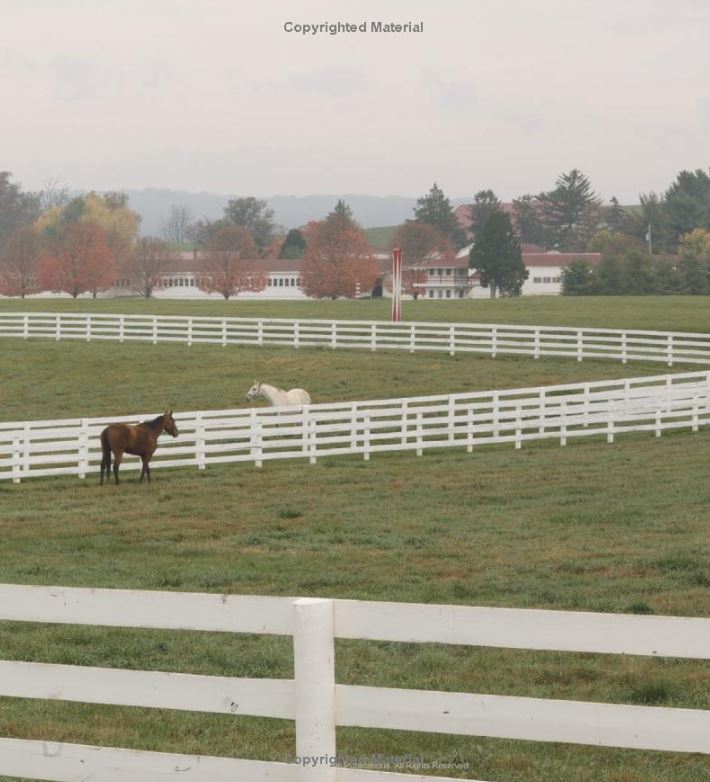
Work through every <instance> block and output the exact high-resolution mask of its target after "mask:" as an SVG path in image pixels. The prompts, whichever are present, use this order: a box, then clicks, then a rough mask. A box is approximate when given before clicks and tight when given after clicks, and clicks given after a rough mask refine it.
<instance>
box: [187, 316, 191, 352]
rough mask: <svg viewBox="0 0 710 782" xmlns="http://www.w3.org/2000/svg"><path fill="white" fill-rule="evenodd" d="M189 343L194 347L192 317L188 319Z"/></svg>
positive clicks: (189, 345)
mask: <svg viewBox="0 0 710 782" xmlns="http://www.w3.org/2000/svg"><path fill="white" fill-rule="evenodd" d="M187 345H188V347H192V318H188V319H187Z"/></svg>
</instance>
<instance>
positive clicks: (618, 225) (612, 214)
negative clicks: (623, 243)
mask: <svg viewBox="0 0 710 782" xmlns="http://www.w3.org/2000/svg"><path fill="white" fill-rule="evenodd" d="M604 222H605V223H606V225H607V228H608V229H609V230H610V231H611V232H612V233H624V229H625V228H626V212H625V211H624V207H623V206H622V205H621V204H620V203H619V199H618V198H617V197H616V196H612V197H611V201H610V202H609V206H608V207H607V208H606V209H605V210H604Z"/></svg>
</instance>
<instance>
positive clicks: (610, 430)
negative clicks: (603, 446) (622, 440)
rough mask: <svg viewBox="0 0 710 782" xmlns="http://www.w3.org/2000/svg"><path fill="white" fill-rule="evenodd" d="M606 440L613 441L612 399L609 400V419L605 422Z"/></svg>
mask: <svg viewBox="0 0 710 782" xmlns="http://www.w3.org/2000/svg"><path fill="white" fill-rule="evenodd" d="M606 441H607V442H608V443H613V442H614V400H613V399H610V400H609V421H608V422H607V430H606Z"/></svg>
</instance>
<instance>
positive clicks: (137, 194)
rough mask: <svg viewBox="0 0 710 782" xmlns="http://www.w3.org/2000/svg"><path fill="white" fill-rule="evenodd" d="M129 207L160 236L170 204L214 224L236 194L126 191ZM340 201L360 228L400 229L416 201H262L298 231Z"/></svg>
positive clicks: (314, 197) (309, 198)
mask: <svg viewBox="0 0 710 782" xmlns="http://www.w3.org/2000/svg"><path fill="white" fill-rule="evenodd" d="M125 192H126V193H127V194H128V198H129V205H130V207H131V209H134V210H135V211H136V212H138V214H140V215H141V217H142V218H143V221H142V223H141V233H142V234H144V235H148V234H155V235H158V234H160V230H161V225H162V222H163V220H164V219H165V218H166V217H167V215H168V212H169V211H170V207H171V206H172V205H173V204H186V205H187V206H188V207H189V208H190V211H191V212H192V214H193V215H194V217H195V218H200V217H207V218H209V219H211V220H214V219H216V218H218V217H221V216H222V209H223V208H224V206H225V205H226V204H227V201H228V200H229V199H230V198H238V197H239V195H237V194H232V195H229V194H226V195H218V194H216V193H190V192H188V191H184V190H165V189H158V188H149V189H147V190H126V191H125ZM339 198H342V199H343V200H345V201H346V202H347V203H348V204H349V205H350V208H351V209H352V210H353V214H354V216H355V219H356V220H357V221H358V222H359V223H360V224H361V225H362V226H363V228H374V227H377V226H390V225H399V224H400V223H403V222H404V221H405V220H407V219H410V218H412V217H413V216H414V206H415V204H416V202H417V199H416V198H409V197H407V196H370V195H356V194H352V193H350V194H349V193H345V194H336V195H307V196H290V195H276V196H272V197H270V198H266V199H265V200H266V201H267V202H268V204H269V206H270V207H271V208H272V209H273V210H274V212H275V213H276V218H275V219H276V222H277V223H279V224H280V225H283V226H284V228H287V229H289V228H299V227H300V226H302V225H305V224H306V223H307V222H308V221H309V220H321V219H322V218H324V217H325V216H326V215H327V214H328V212H330V211H331V210H332V209H333V207H334V206H335V204H336V202H337V200H338V199H339ZM451 201H452V203H453V204H454V206H456V205H458V204H466V203H471V201H473V198H455V199H451Z"/></svg>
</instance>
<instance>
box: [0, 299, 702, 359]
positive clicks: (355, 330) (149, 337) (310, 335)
mask: <svg viewBox="0 0 710 782" xmlns="http://www.w3.org/2000/svg"><path fill="white" fill-rule="evenodd" d="M0 337H21V338H25V339H27V338H30V337H45V338H50V339H55V340H60V339H79V340H87V341H91V340H117V341H119V342H132V341H140V342H149V343H153V344H158V343H161V344H162V343H170V342H179V343H184V344H187V345H194V344H197V343H214V344H221V345H287V346H290V347H294V348H299V347H314V346H316V347H317V346H320V347H326V348H360V349H366V350H409V351H411V352H415V351H418V350H424V351H444V352H447V353H450V354H451V355H454V354H456V353H487V354H489V355H491V356H496V355H498V354H499V353H510V354H520V355H527V356H533V357H534V358H539V357H540V356H568V357H572V358H576V359H577V360H578V361H581V360H582V359H584V358H611V359H620V360H621V361H623V362H626V361H628V360H630V359H639V360H643V361H660V362H663V363H667V364H668V366H672V365H673V364H674V363H691V364H704V365H710V334H693V333H690V332H667V331H639V330H626V331H620V330H616V329H584V328H582V329H579V328H565V327H562V326H512V325H500V324H485V323H432V322H417V323H413V322H412V323H390V322H387V321H362V320H320V319H306V318H302V319H295V320H294V319H281V318H279V319H276V318H214V317H186V316H183V315H117V314H103V313H102V314H88V313H51V312H16V313H14V312H4V313H0Z"/></svg>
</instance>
